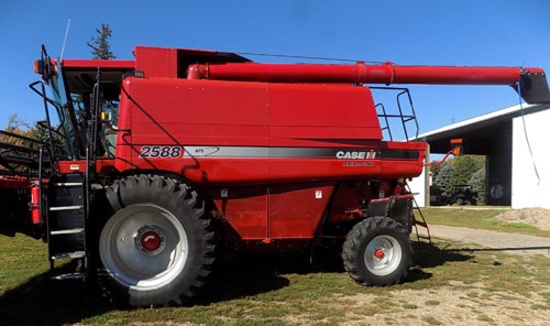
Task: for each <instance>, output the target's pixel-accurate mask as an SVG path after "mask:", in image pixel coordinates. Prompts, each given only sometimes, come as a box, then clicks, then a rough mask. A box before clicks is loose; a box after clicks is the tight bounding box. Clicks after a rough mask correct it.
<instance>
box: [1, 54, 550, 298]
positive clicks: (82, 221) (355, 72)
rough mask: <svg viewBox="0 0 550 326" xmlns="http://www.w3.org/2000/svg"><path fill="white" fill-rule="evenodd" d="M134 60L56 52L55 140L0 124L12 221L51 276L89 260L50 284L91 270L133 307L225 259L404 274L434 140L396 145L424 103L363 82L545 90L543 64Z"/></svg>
mask: <svg viewBox="0 0 550 326" xmlns="http://www.w3.org/2000/svg"><path fill="white" fill-rule="evenodd" d="M134 55H135V60H132V61H118V60H113V61H102V60H68V59H67V60H57V61H55V60H51V59H50V57H49V56H48V55H47V54H46V51H45V50H44V48H43V50H42V58H41V60H38V61H36V63H35V69H36V71H37V72H38V73H39V74H40V75H41V77H42V81H38V82H35V83H33V84H31V88H32V89H33V90H34V91H35V92H36V93H38V94H39V95H40V96H42V97H43V100H44V106H45V109H46V119H47V121H46V123H45V125H46V127H47V128H46V130H47V133H48V135H49V139H50V140H49V141H48V142H46V143H40V142H34V141H33V140H31V139H28V138H25V137H20V136H17V135H13V134H10V133H7V132H3V134H2V137H3V138H2V140H3V142H2V144H1V147H0V149H1V152H0V154H1V156H0V163H1V164H2V166H3V168H2V174H3V176H2V177H1V178H0V203H1V205H2V206H1V209H0V229H1V230H2V234H5V235H10V236H12V235H14V234H15V232H20V233H23V234H27V235H30V236H33V237H35V238H41V239H44V241H46V242H47V243H48V252H49V253H48V255H49V257H48V258H49V260H50V265H51V267H52V271H53V270H55V269H54V262H55V261H57V260H61V259H73V260H76V261H77V262H78V264H75V265H77V266H78V267H77V270H75V272H74V273H70V274H64V275H54V277H55V278H58V279H65V278H85V277H93V278H94V279H97V280H98V281H99V285H100V287H101V288H102V290H103V291H104V292H105V294H106V295H107V296H108V297H109V298H110V299H111V300H112V301H114V302H118V303H121V304H127V305H130V306H138V307H139V306H151V305H169V304H180V303H182V302H184V301H186V300H188V299H189V298H192V297H193V296H195V295H196V294H197V293H198V292H199V290H200V289H201V288H202V287H203V285H204V284H205V283H206V282H207V280H208V277H209V275H210V274H211V272H212V270H213V268H214V266H215V262H216V260H217V259H218V257H219V255H220V252H221V251H222V250H224V251H226V250H228V251H240V250H273V249H276V250H283V249H284V250H300V249H307V250H313V249H314V248H317V247H318V246H337V247H339V248H341V252H342V254H341V256H342V260H343V263H344V266H345V269H346V270H347V271H348V272H349V274H350V276H351V277H352V278H353V279H354V280H355V281H356V282H358V283H360V284H364V285H377V286H385V285H391V284H394V283H396V282H400V281H402V280H403V279H404V278H405V277H406V275H407V270H408V268H409V267H410V265H411V261H412V250H411V246H410V243H409V241H410V240H409V234H410V233H411V230H412V228H413V227H414V226H415V224H420V225H424V224H423V223H422V222H418V221H416V219H415V218H414V215H413V196H412V194H410V193H409V192H408V191H407V190H406V179H407V178H412V177H416V176H418V175H419V174H420V173H421V171H422V168H423V164H424V157H425V151H426V148H427V144H426V143H423V142H409V141H394V140H392V139H391V138H390V139H384V137H383V132H384V131H385V130H387V131H390V130H389V124H388V120H389V119H395V118H396V119H398V120H399V121H400V123H402V124H403V126H404V127H405V126H406V124H407V123H408V122H412V123H413V124H414V123H415V122H416V120H415V119H416V118H415V116H414V110H413V111H412V113H411V114H405V113H403V111H401V112H400V113H398V114H389V113H386V112H385V110H384V107H383V106H377V105H375V102H374V100H373V96H372V93H371V90H372V88H373V87H367V86H364V85H365V84H384V85H390V84H475V85H486V84H491V85H510V86H513V87H515V88H516V89H517V90H520V93H521V95H522V97H523V98H524V99H525V100H526V101H527V102H530V103H533V102H543V101H547V100H548V99H549V97H550V96H549V94H548V86H547V83H546V77H545V75H544V72H543V71H542V70H541V69H538V68H515V67H441V66H440V67H437V66H395V65H392V64H390V63H387V64H381V65H366V64H364V63H362V62H358V63H357V64H352V65H326V64H258V63H253V62H251V61H250V60H248V59H247V58H244V57H242V56H240V55H237V54H233V53H222V52H212V51H201V50H186V49H169V48H153V47H142V46H139V47H136V49H135V52H134ZM46 87H49V88H50V90H51V92H50V94H51V97H48V96H47V94H46V91H45V90H46ZM399 92H400V95H399V96H400V97H402V95H404V96H405V97H404V98H405V101H408V98H407V97H406V96H407V95H408V93H407V91H406V90H405V89H399ZM400 108H401V107H400ZM377 111H378V112H377ZM54 114H55V115H56V118H55V119H54V118H50V117H53V115H54ZM380 121H382V124H381V122H380ZM405 129H406V128H405ZM7 138H10V139H12V140H11V141H6V139H7ZM407 138H408V135H407ZM13 139H15V140H13ZM61 143H62V144H61ZM60 144H61V145H62V146H59V145H60Z"/></svg>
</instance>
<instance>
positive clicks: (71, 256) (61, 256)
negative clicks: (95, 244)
mask: <svg viewBox="0 0 550 326" xmlns="http://www.w3.org/2000/svg"><path fill="white" fill-rule="evenodd" d="M84 256H86V253H85V252H84V251H74V252H64V253H60V254H57V255H53V256H51V259H54V260H56V259H77V258H83V257H84Z"/></svg>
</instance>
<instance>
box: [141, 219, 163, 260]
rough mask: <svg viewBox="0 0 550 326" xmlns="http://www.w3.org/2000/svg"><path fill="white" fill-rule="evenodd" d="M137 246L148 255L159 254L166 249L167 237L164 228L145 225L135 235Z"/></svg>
mask: <svg viewBox="0 0 550 326" xmlns="http://www.w3.org/2000/svg"><path fill="white" fill-rule="evenodd" d="M135 243H136V246H137V248H138V249H139V250H140V251H141V252H142V253H144V254H146V255H150V256H153V255H157V254H158V253H160V252H161V251H162V249H164V245H165V237H164V233H163V232H162V230H160V229H159V228H157V227H154V226H144V227H142V228H141V229H139V230H138V233H137V236H136V237H135Z"/></svg>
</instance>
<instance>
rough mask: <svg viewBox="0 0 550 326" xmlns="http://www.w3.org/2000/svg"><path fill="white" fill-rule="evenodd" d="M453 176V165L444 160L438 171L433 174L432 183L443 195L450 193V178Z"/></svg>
mask: <svg viewBox="0 0 550 326" xmlns="http://www.w3.org/2000/svg"><path fill="white" fill-rule="evenodd" d="M452 176H453V165H452V164H451V163H450V162H449V161H446V162H445V163H443V164H441V165H440V170H439V172H438V173H437V174H436V175H434V178H433V185H434V186H435V187H437V188H438V189H439V190H441V192H442V193H443V194H444V195H445V196H450V193H451V185H452V184H451V178H452Z"/></svg>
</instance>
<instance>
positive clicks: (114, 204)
mask: <svg viewBox="0 0 550 326" xmlns="http://www.w3.org/2000/svg"><path fill="white" fill-rule="evenodd" d="M106 198H107V201H108V203H109V205H110V206H111V207H110V208H111V209H112V212H114V214H113V215H112V216H110V217H109V218H108V219H107V220H106V221H105V223H104V224H103V225H102V227H100V228H99V230H101V231H100V232H99V234H98V237H97V243H96V245H97V248H96V249H97V252H96V254H95V255H94V256H95V257H96V267H97V280H98V284H99V286H100V289H101V291H102V293H103V296H104V297H107V298H108V299H109V300H110V301H111V302H112V303H114V304H116V305H119V306H130V307H151V306H171V305H181V304H183V303H185V302H186V301H187V300H188V299H189V298H192V297H194V296H195V295H197V294H198V292H199V290H200V289H201V288H202V287H203V286H204V285H205V284H206V282H207V280H208V276H209V275H210V274H211V271H212V267H213V264H214V261H215V259H216V240H215V239H216V234H215V233H216V232H215V228H214V227H213V221H212V218H211V217H210V215H209V214H208V213H207V212H206V211H205V203H204V200H203V199H201V198H200V197H199V196H198V195H197V193H196V192H195V191H193V190H191V189H190V188H189V187H188V186H186V185H185V184H183V183H181V182H178V181H177V180H174V179H170V178H165V177H162V176H158V175H135V176H128V177H126V178H124V179H121V180H118V181H115V183H114V184H113V185H112V186H111V187H108V188H107V189H106ZM130 221H132V222H130ZM134 224H135V225H134ZM146 230H149V231H151V230H153V231H155V232H158V234H161V235H162V236H161V237H158V238H159V239H161V242H160V243H162V244H166V245H164V246H163V245H160V246H159V247H158V249H156V250H155V251H149V250H146V249H145V248H144V245H143V243H144V242H143V239H144V238H143V237H144V236H145V235H144V232H148V231H146ZM140 234H141V236H140ZM130 237H133V239H127V238H130ZM138 238H141V242H140V240H138ZM128 240H129V241H128ZM150 266H152V267H150ZM155 266H156V267H155ZM136 267H139V268H136ZM148 269H152V271H147V270H148ZM159 275H160V276H159Z"/></svg>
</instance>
